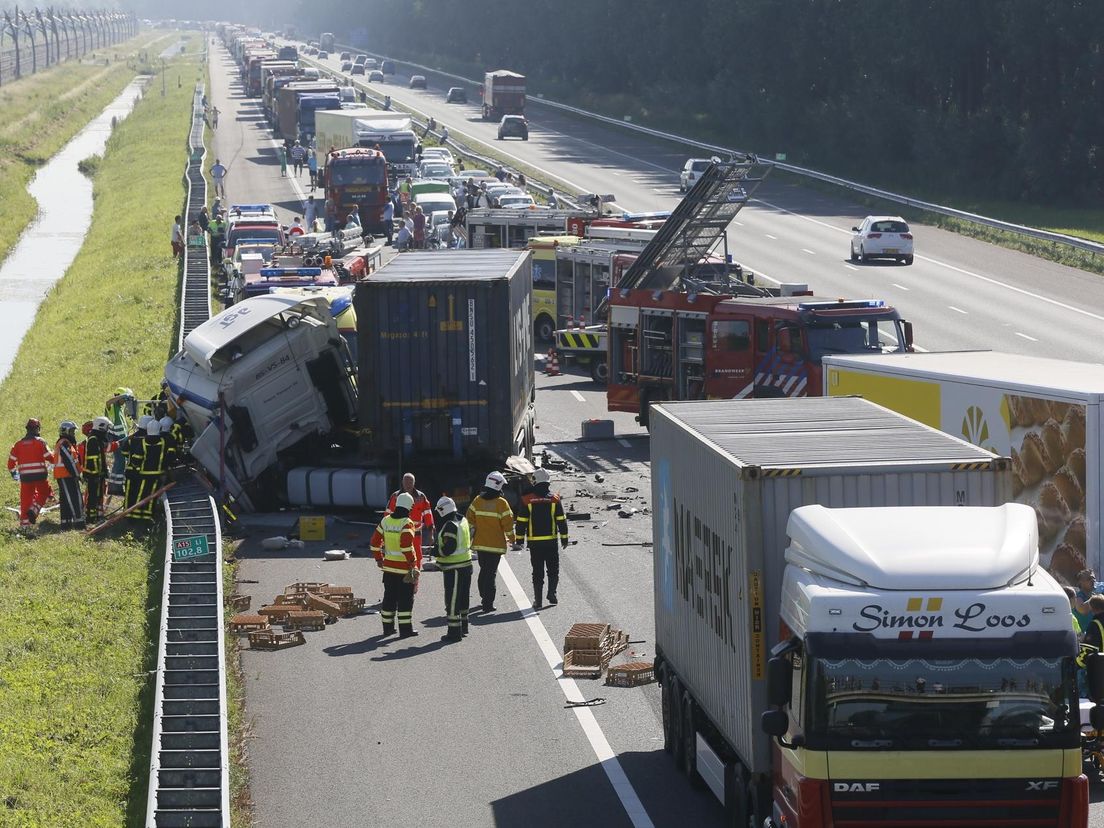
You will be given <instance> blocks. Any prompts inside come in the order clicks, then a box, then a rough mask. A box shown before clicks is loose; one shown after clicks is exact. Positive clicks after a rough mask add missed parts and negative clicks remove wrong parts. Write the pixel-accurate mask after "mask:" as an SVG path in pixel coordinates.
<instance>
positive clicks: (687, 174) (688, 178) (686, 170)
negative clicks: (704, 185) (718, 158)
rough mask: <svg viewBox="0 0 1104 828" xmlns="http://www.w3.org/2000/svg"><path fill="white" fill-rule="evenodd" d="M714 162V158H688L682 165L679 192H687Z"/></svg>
mask: <svg viewBox="0 0 1104 828" xmlns="http://www.w3.org/2000/svg"><path fill="white" fill-rule="evenodd" d="M712 163H713V161H712V159H709V158H688V159H686V163H685V164H683V166H682V172H680V173H679V192H680V193H685V192H687V191H688V190H689V189H690V188H691V187H693V186H694V185H695V184H697V183H698V179H699V178H701V175H702V173H703V172H705V171H706V170H708V169H709V165H710V164H712Z"/></svg>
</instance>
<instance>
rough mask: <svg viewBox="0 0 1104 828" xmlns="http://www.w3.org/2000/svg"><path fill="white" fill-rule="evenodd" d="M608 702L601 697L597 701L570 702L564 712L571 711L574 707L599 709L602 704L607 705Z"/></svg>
mask: <svg viewBox="0 0 1104 828" xmlns="http://www.w3.org/2000/svg"><path fill="white" fill-rule="evenodd" d="M605 703H606V700H605V699H604V698H602V697H601V696H599V697H598V698H595V699H583V700H582V701H569V702H568V703H567V704H565V705H564V710H570V709H571V708H573V707H597V706H598V705H600V704H605Z"/></svg>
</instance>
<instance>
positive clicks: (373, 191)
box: [322, 147, 390, 235]
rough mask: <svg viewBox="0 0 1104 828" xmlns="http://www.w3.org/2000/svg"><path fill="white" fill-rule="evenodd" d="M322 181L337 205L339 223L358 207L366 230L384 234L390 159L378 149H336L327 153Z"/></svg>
mask: <svg viewBox="0 0 1104 828" xmlns="http://www.w3.org/2000/svg"><path fill="white" fill-rule="evenodd" d="M325 165H326V166H325V169H324V170H323V172H322V184H323V187H324V188H325V190H326V196H327V197H328V198H331V199H333V201H334V204H336V205H337V217H338V222H339V224H343V223H344V221H345V218H346V216H348V215H349V213H350V212H352V211H353V210H356V211H357V212H358V215H359V216H360V224H361V227H363V228H364V230H365V231H366V232H371V233H374V234H375V235H382V234H383V233H384V227H383V206H384V205H385V204H386V203H387V199H388V198H389V197H390V195H389V193H388V189H387V159H386V158H385V157H384V155H383V153H382V152H379V151H378V150H372V149H366V148H363V147H350V148H348V149H339V150H334V151H333V152H331V153H329V154H327V155H326V156H325Z"/></svg>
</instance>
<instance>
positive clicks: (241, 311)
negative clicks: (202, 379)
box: [184, 294, 329, 371]
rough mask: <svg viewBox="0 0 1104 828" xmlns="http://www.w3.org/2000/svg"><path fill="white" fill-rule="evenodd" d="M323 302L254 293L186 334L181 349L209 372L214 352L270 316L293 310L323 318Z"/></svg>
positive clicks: (311, 298) (307, 298)
mask: <svg viewBox="0 0 1104 828" xmlns="http://www.w3.org/2000/svg"><path fill="white" fill-rule="evenodd" d="M326 304H327V303H326V300H325V299H322V298H320V297H306V298H304V297H301V296H280V295H274V294H269V295H266V296H255V297H253V298H250V299H246V300H245V301H243V302H238V303H237V304H236V305H232V306H230V307H229V308H227V309H226V310H224V311H223V312H222V313H219V314H216V315H215V316H212V317H211V318H210V319H208V320H207V321H206V322H204V323H203V324H202V325H200V326H199V327H198V328H196V329H195V330H194V331H192V332H191V333H190V334H188V336H187V337H185V339H184V351H185V353H187V354H188V356H190V357H191V358H192V359H194V360H195V361H196V362H197V363H199V364H200V365H202V366H204V368H205V369H207V370H208V371H210V370H211V367H212V362H211V361H212V359H213V358H214V356H215V354H217V353H218V352H219V351H221V350H222V349H223V348H225V347H226V346H227V345H230V344H231V343H232V342H234V340H236V339H240V338H241V337H242V336H244V335H245V334H247V333H249V331H252V330H253V329H255V328H258V327H260V326H261V325H263V324H264V323H266V322H268V321H269V320H270V319H272V318H273V317H275V316H279V315H280V314H282V313H287V312H289V311H294V312H296V313H299V314H302V315H305V316H313V317H314V318H316V319H318V320H320V321H325V320H326V318H327V317H328V316H329V312H328V311H327V310H326Z"/></svg>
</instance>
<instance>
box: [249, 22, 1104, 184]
mask: <svg viewBox="0 0 1104 828" xmlns="http://www.w3.org/2000/svg"><path fill="white" fill-rule="evenodd" d="M288 2H289V3H290V5H291V6H292V9H290V10H289V12H290V14H291V15H292V18H291V19H293V20H295V21H296V22H298V24H299V26H300V31H301V32H305V33H307V34H309V35H316V34H317V33H318V32H320V31H333V32H335V33H341V35H342V36H339V37H338V40H339V41H341V40H346V41H349V40H354V41H355V45H358V46H362V47H364V48H367V49H370V50H372V51H375V52H381V53H385V54H388V55H393V56H395V57H397V58H400V59H402V58H406V59H409V60H415V61H417V62H419V63H425V64H428V65H431V66H439V67H441V68H442V69H447V70H451V71H454V72H457V73H459V74H464V75H466V76H468V77H481V73H482V72H483V71H484V70H486V69H496V68H508V69H514V70H516V71H519V72H522V73H524V74H526V75H528V76H529V78H530V81H529V86H530V91H531V92H534V93H536V92H541V93H544V94H545V95H546V96H548V97H550V98H554V99H557V100H563V101H565V102H573V103H576V104H578V105H582V106H586V107H588V108H594V109H596V110H597V111H601V112H603V113H606V114H609V115H611V116H615V117H619V118H620V117H623V116H625V115H630V116H632V117H633V119H634V121H636V122H638V123H646V124H648V125H652V126H655V127H656V128H659V129H667V130H670V131H672V132H677V133H679V134H688V135H695V136H700V137H701V138H702V139H705V140H709V141H711V142H715V143H718V144H721V145H722V146H730V147H734V148H737V149H747V150H752V151H755V152H758V153H760V154H764V155H773V154H774V153H776V152H784V153H786V155H787V160H788V161H790V162H791V163H796V164H800V165H805V166H809V167H813V168H816V169H821V170H824V171H828V172H833V173H835V174H838V175H842V176H847V177H853V178H856V179H859V180H862V181H864V182H868V183H876V184H882V185H884V186H893V187H911V188H914V189H919V190H922V191H924V192H927V193H932V194H934V193H941V194H947V195H971V196H976V197H989V198H1002V199H1012V200H1023V201H1028V202H1033V203H1049V204H1060V205H1062V206H1072V205H1097V204H1098V203H1099V199H1100V198H1101V196H1102V195H1104V158H1102V155H1104V148H1102V142H1104V95H1102V89H1101V78H1104V55H1102V48H1104V14H1101V13H1100V9H1099V7H1098V6H1097V5H1096V4H1095V3H1093V2H1090V0H878V2H869V0H867V1H866V2H863V1H862V0H680V1H679V2H671V0H662V1H661V0H632V2H630V0H589V2H588V0H560V2H555V3H553V2H549V1H548V0H536V1H535V2H532V1H531V2H528V3H522V2H518V1H517V0H464V2H441V1H440V0H406V2H394V0H288ZM270 13H271V10H270Z"/></svg>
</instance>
